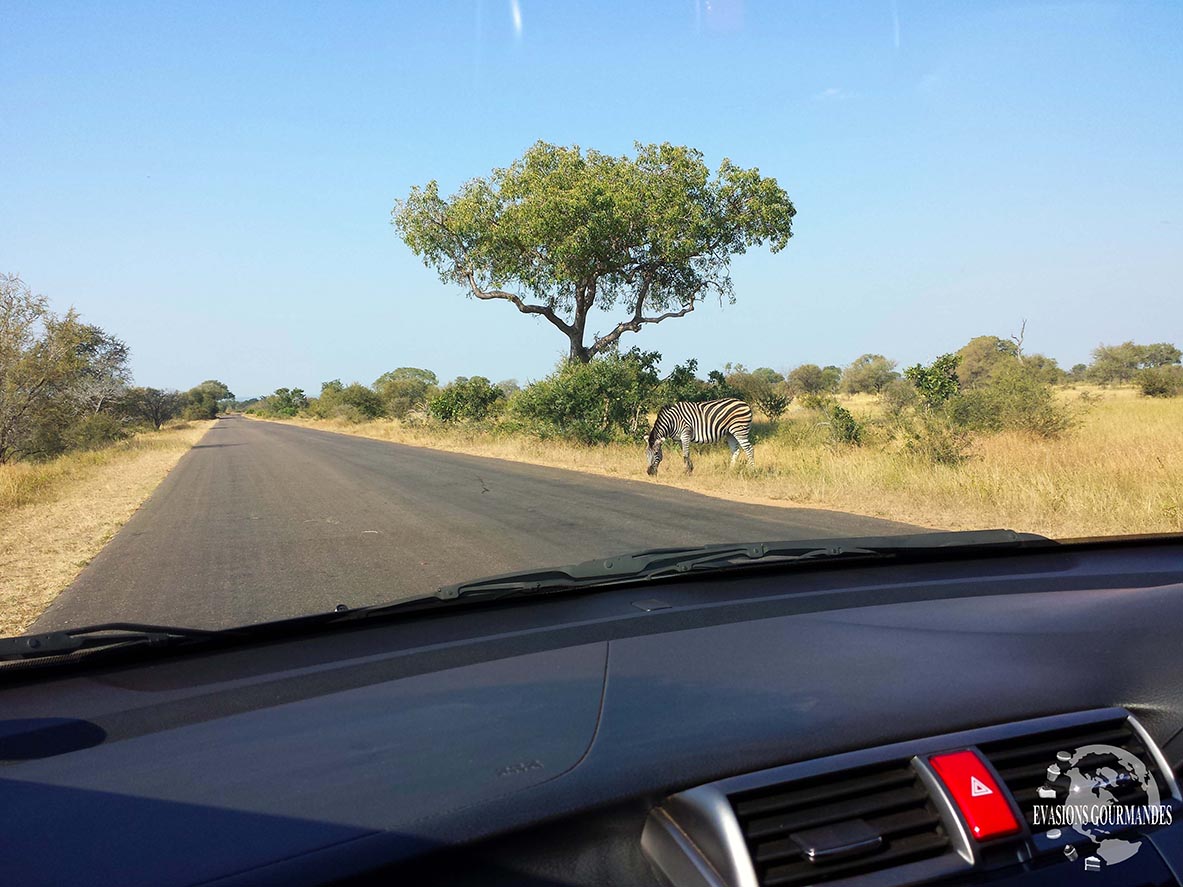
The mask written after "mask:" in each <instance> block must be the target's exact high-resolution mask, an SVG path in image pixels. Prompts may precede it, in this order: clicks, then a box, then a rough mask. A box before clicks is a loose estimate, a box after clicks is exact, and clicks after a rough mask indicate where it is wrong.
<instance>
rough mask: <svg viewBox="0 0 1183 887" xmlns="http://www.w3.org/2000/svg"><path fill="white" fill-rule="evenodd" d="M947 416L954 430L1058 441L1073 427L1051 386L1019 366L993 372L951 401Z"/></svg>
mask: <svg viewBox="0 0 1183 887" xmlns="http://www.w3.org/2000/svg"><path fill="white" fill-rule="evenodd" d="M947 412H948V416H949V418H950V420H951V421H952V423H953V424H954V425H955V426H957V427H959V428H963V429H966V430H969V431H986V432H994V431H1004V430H1005V431H1023V432H1026V433H1028V434H1033V435H1036V436H1038V437H1057V436H1059V435H1061V434H1063V433H1064V432H1065V431H1067V430H1068V429H1069V428H1071V427H1072V425H1073V423H1074V417H1073V415H1072V413H1071V411H1070V410H1069V409H1068V408H1067V407H1066V406H1064V405H1063V404H1061V403H1060V402H1059V401H1057V400H1056V397H1055V393H1054V392H1053V391H1052V389H1051V386H1049V385H1048V384H1047V383H1046V382H1044V381H1043V380H1042V379H1041V378H1040V376H1039V374H1038V372H1037V371H1034V370H1032V369H1029V368H1027V367H1025V366H1024V365H1023V364H1020V363H1018V362H1015V363H1014V364H1012V365H1010V366H1003V367H1001V368H999V369H998V370H996V371H995V373H994V374H993V376H992V377H991V378H990V380H989V381H988V382H987V383H985V384H984V385H979V386H978V387H976V388H974V389H972V390H970V391H965V392H962V393H961V394H960V395H958V396H956V397H953V398H951V399H950V400H949V401H948V404H947Z"/></svg>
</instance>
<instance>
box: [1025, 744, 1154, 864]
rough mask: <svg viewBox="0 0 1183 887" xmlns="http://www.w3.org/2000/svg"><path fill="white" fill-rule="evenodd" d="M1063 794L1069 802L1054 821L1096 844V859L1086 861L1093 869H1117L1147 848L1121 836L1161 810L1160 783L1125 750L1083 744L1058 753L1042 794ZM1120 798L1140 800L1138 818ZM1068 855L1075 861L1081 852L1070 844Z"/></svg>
mask: <svg viewBox="0 0 1183 887" xmlns="http://www.w3.org/2000/svg"><path fill="white" fill-rule="evenodd" d="M1131 789H1133V791H1132V792H1131V791H1130V790H1131ZM1061 794H1063V795H1064V798H1063V801H1062V802H1061V805H1060V809H1059V810H1058V811H1056V814H1057V815H1055V816H1053V817H1051V819H1052V820H1053V821H1056V822H1062V823H1064V824H1065V825H1067V826H1069V827H1070V828H1071V829H1072V830H1073V831H1075V832H1076V833H1077V834H1079V835H1080V836H1082V837H1085V838H1088V839H1089V840H1090V841H1092V843H1093V844H1094V845H1095V847H1096V849H1095V851H1094V854H1095V855H1093V856H1089V857H1087V858H1086V859H1085V860H1084V866H1085V869H1086V870H1087V871H1097V870H1099V869H1100V868H1101V866H1102V865H1116V864H1117V863H1119V862H1124V861H1125V860H1127V859H1129V858H1130V857H1132V856H1133V855H1134V854H1135V853H1137V852H1138V850H1139V849H1141V847H1142V842H1141V841H1140V840H1136V839H1135V840H1128V839H1126V838H1119V837H1116V836H1115V835H1116V833H1118V832H1121V831H1123V830H1125V829H1127V828H1129V827H1130V825H1132V824H1137V823H1138V822H1139V821H1140V820H1139V819H1138V817H1137V815H1136V814H1137V811H1141V810H1150V809H1157V808H1159V807H1160V806H1161V797H1160V795H1159V790H1158V784H1157V783H1156V782H1155V780H1154V777H1153V776H1152V775H1151V773H1150V769H1149V768H1148V767H1147V766H1146V765H1145V764H1144V763H1143V762H1142V761H1141V760H1139V759H1138V758H1137V757H1135V756H1134V755H1132V754H1130V753H1129V752H1128V751H1126V750H1125V749H1124V748H1119V747H1117V746H1113V745H1101V744H1096V745H1083V746H1081V747H1080V748H1078V749H1076V750H1075V751H1071V752H1069V751H1060V752H1058V753H1057V754H1056V762H1055V763H1054V764H1052V765H1051V766H1049V767H1048V768H1047V782H1046V783H1045V784H1044V786H1043V787H1042V788H1041V789H1039V791H1038V795H1039V797H1040V798H1042V799H1045V800H1046V801H1051V799H1053V798H1058V797H1060V795H1061ZM1119 794H1120V795H1123V796H1125V797H1127V798H1128V797H1131V795H1132V796H1136V797H1137V798H1138V806H1137V808H1135V813H1134V814H1130V813H1129V812H1127V811H1128V809H1129V806H1130V805H1129V804H1127V803H1123V802H1122V801H1119V799H1118V795H1119ZM1060 834H1061V832H1060V830H1059V829H1052V830H1050V831H1048V832H1047V835H1048V837H1050V838H1057V837H1059V836H1060ZM1064 855H1065V856H1066V857H1067V858H1068V859H1075V858H1076V856H1077V853H1076V850H1075V848H1074V847H1072V846H1071V844H1069V845H1067V846H1065V848H1064Z"/></svg>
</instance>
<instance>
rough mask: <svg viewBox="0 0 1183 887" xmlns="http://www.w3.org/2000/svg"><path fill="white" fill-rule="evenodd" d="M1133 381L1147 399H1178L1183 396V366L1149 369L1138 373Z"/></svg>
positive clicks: (1171, 365)
mask: <svg viewBox="0 0 1183 887" xmlns="http://www.w3.org/2000/svg"><path fill="white" fill-rule="evenodd" d="M1135 381H1136V382H1137V384H1138V388H1139V389H1141V391H1142V393H1143V394H1144V395H1146V396H1147V397H1178V396H1179V395H1181V394H1183V366H1179V365H1178V364H1170V365H1167V366H1161V367H1151V368H1150V369H1146V370H1142V372H1140V373H1138V375H1137V377H1136V379H1135Z"/></svg>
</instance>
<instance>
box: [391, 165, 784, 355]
mask: <svg viewBox="0 0 1183 887" xmlns="http://www.w3.org/2000/svg"><path fill="white" fill-rule="evenodd" d="M795 213H796V210H795V209H794V208H793V204H792V202H791V201H790V200H789V196H788V195H787V194H786V193H785V192H784V190H783V189H782V188H781V187H780V186H779V185H778V184H777V182H776V180H775V179H773V178H769V177H766V176H761V175H760V172H759V170H757V169H743V168H741V167H739V166H736V165H735V164H733V163H732V162H731V161H730V160H726V159H725V160H723V162H722V163H721V164H720V166H719V168H718V171H717V172H716V173H715V174H714V175H713V176H712V174H711V172H710V170H709V169H708V167H707V165H706V164H705V163H704V162H703V158H702V154H701V153H700V152H698V151H696V150H694V149H692V148H687V147H681V146H675V145H670V144H668V143H666V144H662V145H641V144H637V145H636V156H635V157H632V158H630V157H627V156H621V157H617V156H612V155H609V154H602V153H600V152H598V151H594V150H587V151H584V150H582V149H580V148H579V147H578V146H574V147H561V146H556V145H551V144H547V143H546V142H538V143H536V144H535V145H534V146H533V147H531V148H530V149H529V150H527V151H526V153H525V154H524V155H523V156H522V157H521V158H519V159H518V160H516V161H515V162H514V163H513V164H512V165H510V166H509V167H507V168H505V169H497V170H494V171H493V172H492V174H491V175H489V176H488V177H486V178H476V179H473V180H471V181H469V182H468V183H467V184H465V185H464V186H463V187H462V188H461V189H460V190H459V191H458V192H457V193H456V194H454V195H453V196H452V197H450V198H448V199H444V198H443V197H441V196H440V193H439V185H438V184H437V183H436V182H435V181H432V182H429V183H428V184H427V185H426V186H424V187H422V188H420V187H414V188H412V189H411V193H410V194H409V196H408V197H407V198H406V199H404V200H399V201H397V202H396V204H395V206H394V210H393V213H392V216H393V224H394V225H395V227H396V228H397V230H398V232H399V234H400V235H401V236H402V238H403V240H404V241H405V242H406V244H407V246H409V247H410V248H411V250H412V251H413V252H414V253H415V254H416V255H418V256H419V257H421V258H422V259H423V262H424V264H425V265H427V266H428V267H431V268H435V269H436V271H437V272H438V273H439V275H440V278H441V280H443V281H445V282H447V283H456V284H459V285H461V286H463V287H464V288H465V289H466V290H467V291H468V294H469V295H471V296H473V297H475V298H478V299H485V300H503V301H506V302H509V303H510V304H512V305H513V306H514V307H516V308H517V309H518V310H519V311H521V312H522V313H523V314H529V315H535V316H540V317H543V318H545V319H546V320H547V321H548V322H549V323H551V324H552V325H554V326H555V327H556V328H557V329H559V330H560V331H561V332H562V333H563V335H564V336H566V337H567V339H568V341H569V346H570V352H569V356H570V358H571V359H573V360H578V361H581V362H584V363H586V362H587V361H589V360H590V359H591V358H592V357H594V356H595V355H597V354H601V353H603V352H605V351H607V350H609V349H611V348H614V347H615V346H616V344H617V342H618V341H619V339H620V337H621V336H622V335H624V334H625V333H627V332H637V331H639V330H640V329H641V328H642V327H643V326H645V325H646V324H655V323H660V322H661V321H663V320H668V319H670V318H673V317H682V316H685V315H686V314H689V313H690V312H691V311H693V310H694V308H695V306H696V305H697V304H698V303H699V302H701V301H702V300H703V299H704V298H706V297H707V296H708V295H710V294H712V293H713V294H717V295H719V297H720V298H726V299H728V300H730V301H733V300H734V294H733V290H732V283H731V277H730V273H729V268H730V260H731V257H732V256H733V255H737V254H741V253H743V252H745V251H746V250H747V249H748V248H749V247H753V246H759V245H761V244H763V243H764V242H766V241H767V242H768V243H769V244H770V245H771V249H772V251H773V252H778V251H779V250H781V249H783V248H784V247H785V245H786V244H787V243H788V240H789V237H790V236H791V235H792V220H793V216H794V215H795ZM593 308H594V309H599V310H603V311H608V312H611V311H613V310H614V309H616V310H617V311H618V316H619V318H620V319H619V320H618V321H617V322H616V323H615V325H614V326H612V327H611V328H610V329H608V330H606V331H604V332H602V333H601V332H597V331H592V330H588V329H587V322H588V315H589V313H590V312H591V311H592V309H593ZM589 336H590V341H589Z"/></svg>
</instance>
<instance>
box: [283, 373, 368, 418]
mask: <svg viewBox="0 0 1183 887" xmlns="http://www.w3.org/2000/svg"><path fill="white" fill-rule="evenodd" d="M302 393H303V392H301V394H302ZM308 412H309V413H311V414H312V415H313V416H316V417H317V418H320V419H344V420H345V421H347V422H366V421H368V420H370V419H378V418H380V417H381V416H383V415H384V413H383V404H382V398H381V397H379V396H378V392H376V391H374V389H372V388H368V387H366V386H365V385H362V384H361V383H360V382H353V383H351V384H349V385H344V384H342V382H341V380H340V379H332V380H330V381H328V382H324V383H322V384H321V386H320V397H318V398H316V399H315V400H313V401H310V402H309V404H308Z"/></svg>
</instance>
